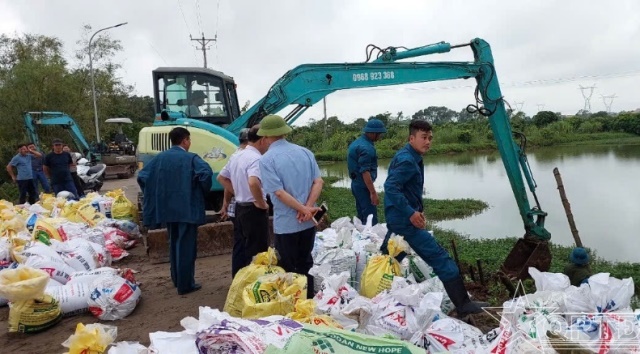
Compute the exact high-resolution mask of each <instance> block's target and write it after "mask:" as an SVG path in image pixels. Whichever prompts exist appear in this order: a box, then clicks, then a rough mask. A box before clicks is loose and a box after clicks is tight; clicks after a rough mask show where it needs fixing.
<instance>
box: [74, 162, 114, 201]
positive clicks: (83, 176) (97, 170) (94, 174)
mask: <svg viewBox="0 0 640 354" xmlns="http://www.w3.org/2000/svg"><path fill="white" fill-rule="evenodd" d="M106 169H107V165H105V164H103V163H97V164H95V165H93V166H91V164H90V163H89V160H87V159H85V158H84V157H83V158H81V159H80V160H78V162H77V173H78V177H80V181H81V182H82V188H83V189H84V190H85V191H86V190H92V191H94V192H100V189H101V188H102V185H103V184H104V173H105V170H106Z"/></svg>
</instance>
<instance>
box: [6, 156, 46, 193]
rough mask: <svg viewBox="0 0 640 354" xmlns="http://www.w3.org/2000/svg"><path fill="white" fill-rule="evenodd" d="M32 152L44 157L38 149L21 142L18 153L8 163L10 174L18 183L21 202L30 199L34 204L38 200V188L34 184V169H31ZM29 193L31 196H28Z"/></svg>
mask: <svg viewBox="0 0 640 354" xmlns="http://www.w3.org/2000/svg"><path fill="white" fill-rule="evenodd" d="M31 154H33V155H35V156H39V157H42V154H40V153H39V152H37V151H29V149H28V148H27V144H20V145H19V146H18V154H17V155H15V156H14V157H13V158H12V159H11V161H9V164H8V165H7V172H8V173H9V176H11V179H12V180H13V181H14V182H15V183H17V184H18V190H19V191H20V197H19V201H18V203H19V204H24V203H25V202H26V201H28V202H29V204H34V203H35V202H36V200H37V195H36V190H35V186H34V184H33V170H32V169H31V158H32V156H31ZM13 167H15V168H16V170H18V175H17V176H16V174H15V173H14V172H13ZM27 195H28V196H29V197H28V198H27Z"/></svg>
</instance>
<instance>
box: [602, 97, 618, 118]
mask: <svg viewBox="0 0 640 354" xmlns="http://www.w3.org/2000/svg"><path fill="white" fill-rule="evenodd" d="M600 96H602V102H604V106H605V107H606V109H607V113H611V105H612V104H613V99H614V98H616V97H617V96H616V94H615V93H614V94H613V95H609V96H603V95H600ZM607 98H610V99H611V101H610V102H609V103H608V104H607V100H606V99H607Z"/></svg>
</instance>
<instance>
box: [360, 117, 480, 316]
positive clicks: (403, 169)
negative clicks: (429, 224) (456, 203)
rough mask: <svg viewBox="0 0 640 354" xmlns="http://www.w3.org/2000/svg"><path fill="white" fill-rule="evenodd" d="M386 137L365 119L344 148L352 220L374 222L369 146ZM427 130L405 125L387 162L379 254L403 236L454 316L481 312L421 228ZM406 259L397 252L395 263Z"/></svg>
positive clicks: (373, 158)
mask: <svg viewBox="0 0 640 354" xmlns="http://www.w3.org/2000/svg"><path fill="white" fill-rule="evenodd" d="M384 133H386V128H385V126H384V123H383V122H382V121H380V120H378V119H375V118H370V119H369V121H368V122H367V124H366V125H365V127H364V129H363V134H362V136H361V137H359V138H358V139H356V140H355V141H354V142H352V143H351V144H350V145H349V149H348V153H347V165H348V169H349V177H350V178H351V191H352V193H353V196H354V197H355V200H356V211H357V216H358V218H359V219H360V220H362V221H363V222H365V221H366V220H367V218H368V216H369V215H373V225H375V224H377V222H378V215H377V214H378V212H377V205H378V204H379V200H378V194H377V192H376V190H375V187H374V182H375V180H376V178H377V170H378V156H377V153H376V149H375V147H374V143H375V142H376V141H378V140H380V138H381V136H382V134H384ZM432 139H433V129H432V127H431V124H429V122H427V121H425V120H413V121H412V122H411V123H410V124H409V139H408V142H407V144H405V145H404V146H403V147H402V148H401V149H400V150H398V152H396V154H395V155H394V157H393V159H392V160H391V162H390V163H389V168H388V172H387V179H386V180H385V182H384V213H385V219H386V223H387V230H388V232H387V235H386V237H385V239H384V242H383V243H382V246H381V248H380V250H381V251H382V252H383V253H384V254H388V253H389V252H388V249H387V244H388V241H389V238H390V237H391V235H392V234H395V235H400V236H403V237H404V240H405V241H407V243H408V244H409V246H410V247H411V249H413V251H414V252H415V253H416V254H417V255H418V256H419V257H420V258H422V259H423V260H424V261H425V262H426V263H427V264H428V265H429V266H431V267H432V268H433V270H434V272H435V273H436V275H437V276H438V278H440V280H441V281H442V283H443V285H444V288H445V290H446V292H447V295H448V296H449V298H450V299H451V302H452V303H453V304H454V305H455V307H456V312H457V314H458V317H460V318H466V317H467V316H468V315H470V314H476V313H481V312H482V311H483V310H482V307H486V306H488V304H487V303H480V302H473V301H471V299H470V298H469V295H468V293H467V290H466V288H465V285H464V282H463V279H462V277H461V275H460V271H459V269H458V267H457V265H456V263H455V261H454V260H453V259H452V258H451V256H450V255H449V253H448V252H447V251H446V250H445V249H444V248H443V247H442V246H441V245H440V244H438V242H437V241H436V239H435V238H434V237H433V235H432V234H431V233H429V232H428V231H427V230H426V229H425V228H426V218H425V215H424V204H423V199H422V194H423V190H424V189H423V188H424V163H423V160H422V159H423V155H424V154H426V153H427V151H428V150H429V149H430V147H431V141H432ZM405 256H406V253H404V252H403V253H401V254H400V255H398V256H397V257H396V258H397V259H398V261H402V259H403V258H404V257H405Z"/></svg>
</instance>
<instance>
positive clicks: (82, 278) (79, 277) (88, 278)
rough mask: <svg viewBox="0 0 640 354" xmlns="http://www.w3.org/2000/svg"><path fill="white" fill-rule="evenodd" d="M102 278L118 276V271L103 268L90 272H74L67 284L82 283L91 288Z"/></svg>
mask: <svg viewBox="0 0 640 354" xmlns="http://www.w3.org/2000/svg"><path fill="white" fill-rule="evenodd" d="M102 276H118V270H117V269H114V268H111V267H101V268H96V269H93V270H89V271H79V272H73V273H72V274H71V279H69V281H68V282H67V284H77V283H81V284H86V285H88V286H91V285H93V282H95V281H96V280H97V279H98V278H100V277H102Z"/></svg>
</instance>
